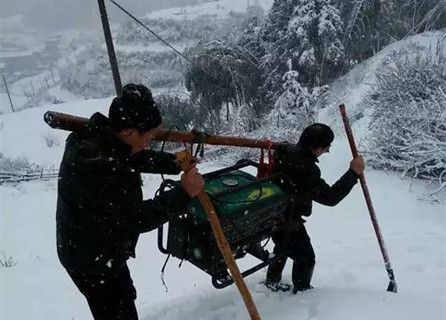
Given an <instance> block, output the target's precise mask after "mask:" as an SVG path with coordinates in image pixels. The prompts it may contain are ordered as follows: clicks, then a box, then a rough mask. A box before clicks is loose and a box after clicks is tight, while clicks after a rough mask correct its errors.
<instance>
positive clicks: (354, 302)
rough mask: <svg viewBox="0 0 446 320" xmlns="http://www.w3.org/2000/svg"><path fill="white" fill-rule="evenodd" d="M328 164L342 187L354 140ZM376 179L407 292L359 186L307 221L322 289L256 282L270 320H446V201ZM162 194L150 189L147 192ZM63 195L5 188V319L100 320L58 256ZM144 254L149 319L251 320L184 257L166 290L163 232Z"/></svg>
mask: <svg viewBox="0 0 446 320" xmlns="http://www.w3.org/2000/svg"><path fill="white" fill-rule="evenodd" d="M321 160H322V161H321V163H320V167H321V168H322V172H323V176H324V177H325V178H326V180H327V181H328V182H329V183H333V182H334V181H335V180H336V179H337V177H338V176H339V174H340V173H341V172H342V171H344V170H345V169H346V168H347V165H348V161H349V153H348V149H347V145H346V141H345V140H344V139H339V141H337V143H335V144H334V146H333V148H332V153H331V154H329V155H325V156H324V157H323V159H321ZM216 166H217V165H216ZM367 178H368V183H369V188H370V191H371V194H372V198H373V201H374V205H375V209H376V211H377V214H378V218H379V222H380V225H381V227H382V232H383V235H384V239H385V241H386V244H387V247H388V250H389V255H390V259H391V261H392V264H393V269H394V271H395V274H396V277H397V282H398V285H399V293H398V294H392V293H387V292H386V291H385V290H386V287H387V284H388V279H387V274H386V272H385V269H384V265H383V261H382V258H381V255H380V252H379V249H378V245H377V242H376V239H375V235H374V233H373V229H372V226H371V223H370V219H369V217H368V213H367V212H366V209H365V205H364V201H363V196H362V193H361V191H360V188H359V185H358V186H356V187H355V189H354V190H353V192H352V194H351V195H350V196H349V197H348V198H347V199H346V200H344V202H342V203H341V204H340V205H338V206H337V207H335V208H328V207H322V206H316V207H315V208H314V213H313V215H312V217H311V218H310V219H309V221H308V222H307V227H308V229H309V233H310V235H311V237H312V240H313V244H314V247H315V250H316V255H317V267H316V271H315V275H314V286H315V287H316V288H315V289H314V290H312V291H311V292H307V293H304V294H300V295H297V296H293V295H291V294H272V293H269V292H267V291H265V290H263V288H262V286H260V285H258V283H259V282H260V281H261V280H263V279H264V277H265V270H262V271H260V272H258V273H256V274H254V275H252V276H250V277H249V278H247V283H248V286H249V287H250V288H251V289H252V293H253V298H254V300H255V302H256V303H257V306H258V308H259V312H260V314H261V316H262V319H264V320H268V319H270V320H273V319H274V320H275V319H284V320H287V319H297V320H301V319H302V320H346V319H347V320H348V319H363V320H367V319H373V320H376V319H389V320H390V319H392V320H395V319H405V320H411V319H413V320H415V319H416V320H420V319H432V320H436V319H446V302H445V301H446V215H445V212H446V210H445V209H446V205H445V204H444V203H443V204H435V203H432V202H430V201H427V200H420V198H426V197H425V196H424V195H423V193H424V192H425V191H424V189H423V187H422V186H420V185H417V184H415V185H414V186H413V188H412V191H410V190H409V185H408V182H407V181H401V180H400V179H399V178H398V177H397V176H395V175H394V174H386V173H383V172H380V171H373V170H368V171H367ZM150 184H153V185H154V186H156V185H158V184H159V177H158V176H151V177H147V178H146V186H147V185H150ZM154 189H155V187H153V188H149V187H146V188H145V193H146V195H147V196H149V195H151V194H152V193H153V192H154ZM55 199H56V181H55V180H54V181H47V182H29V183H22V184H20V185H18V186H16V187H12V186H0V250H2V251H3V252H5V253H6V254H7V255H12V256H13V257H14V259H15V260H16V261H18V264H17V265H16V266H15V267H13V268H0V318H2V319H76V320H78V319H91V317H90V315H89V310H88V306H87V304H86V303H85V302H84V299H83V297H82V296H81V295H80V294H79V293H78V292H77V290H76V289H75V287H74V285H73V284H72V283H71V282H70V280H69V278H68V276H67V275H66V274H65V273H64V270H63V269H62V267H61V266H60V265H59V262H58V260H57V256H56V248H55V221H54V211H55ZM137 255H138V258H137V259H136V260H132V261H131V262H130V268H131V271H132V274H133V278H134V281H135V286H136V287H137V290H138V300H137V307H138V310H139V314H140V318H141V319H142V320H152V319H155V320H176V319H181V320H196V319H200V320H211V319H212V320H214V319H232V320H238V319H247V314H246V311H245V309H244V306H243V302H242V300H241V298H240V296H239V294H238V292H237V290H236V288H235V287H234V286H231V287H229V288H225V289H222V290H217V289H214V288H213V287H212V285H211V283H210V278H209V277H208V276H207V275H206V274H204V273H203V272H201V271H200V270H198V269H196V268H195V267H193V266H192V265H190V264H188V263H187V262H184V263H183V266H182V267H181V269H178V264H179V261H178V260H176V259H173V260H170V262H169V264H168V266H167V269H166V275H165V280H166V283H167V286H168V289H169V290H168V292H165V289H164V287H163V286H162V284H161V280H160V276H159V274H160V269H161V267H162V264H163V262H164V259H165V256H164V255H163V254H161V253H160V252H159V251H158V249H157V247H156V233H155V232H152V233H150V234H145V235H143V236H142V237H141V240H140V242H139V245H138V252H137ZM290 266H291V264H290V263H288V265H287V267H286V269H285V273H284V277H285V279H286V280H290Z"/></svg>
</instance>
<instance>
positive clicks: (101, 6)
mask: <svg viewBox="0 0 446 320" xmlns="http://www.w3.org/2000/svg"><path fill="white" fill-rule="evenodd" d="M98 5H99V13H100V14H101V20H102V28H103V29H104V36H105V43H106V45H107V51H108V59H109V61H110V66H111V69H112V74H113V80H114V82H115V89H116V95H117V96H121V95H122V83H121V76H120V75H119V69H118V61H117V60H116V54H115V48H114V46H113V39H112V34H111V31H110V24H109V23H108V16H107V9H106V7H105V3H104V0H98Z"/></svg>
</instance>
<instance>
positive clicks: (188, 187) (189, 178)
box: [181, 168, 204, 198]
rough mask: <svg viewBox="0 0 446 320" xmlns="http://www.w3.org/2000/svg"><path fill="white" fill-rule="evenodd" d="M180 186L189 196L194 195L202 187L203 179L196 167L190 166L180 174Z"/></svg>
mask: <svg viewBox="0 0 446 320" xmlns="http://www.w3.org/2000/svg"><path fill="white" fill-rule="evenodd" d="M181 186H182V187H183V189H184V191H186V193H187V194H188V195H189V196H190V197H191V198H193V197H195V196H196V195H197V194H198V193H199V192H200V191H201V190H203V188H204V179H203V177H202V176H201V174H199V173H198V170H197V168H192V169H190V170H189V171H187V172H186V173H183V174H182V175H181Z"/></svg>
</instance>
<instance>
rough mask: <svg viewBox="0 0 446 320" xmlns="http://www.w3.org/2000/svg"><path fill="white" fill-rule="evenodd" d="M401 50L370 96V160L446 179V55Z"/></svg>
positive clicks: (408, 172)
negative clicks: (415, 53) (413, 53)
mask: <svg viewBox="0 0 446 320" xmlns="http://www.w3.org/2000/svg"><path fill="white" fill-rule="evenodd" d="M443 46H444V43H443V42H442V43H439V45H438V48H437V50H436V52H433V53H432V52H426V51H425V52H420V53H419V54H418V55H416V56H413V55H405V54H404V53H402V52H397V53H396V54H395V55H394V56H393V58H392V60H391V61H389V64H388V65H387V66H386V68H385V70H383V71H381V72H380V73H379V74H377V83H376V85H375V87H374V88H373V90H372V91H371V92H370V93H369V94H368V96H367V97H366V99H365V101H364V104H365V106H366V108H372V110H373V112H372V119H371V122H370V130H371V133H372V135H371V141H370V146H369V149H370V150H369V151H370V155H369V156H368V158H369V159H370V160H371V163H372V164H373V165H374V166H375V167H378V168H385V169H394V170H398V171H400V172H402V174H403V175H410V176H412V177H419V178H435V179H438V180H439V182H440V184H444V183H445V182H444V181H446V174H445V173H446V56H445V55H444V52H443V50H442V48H443Z"/></svg>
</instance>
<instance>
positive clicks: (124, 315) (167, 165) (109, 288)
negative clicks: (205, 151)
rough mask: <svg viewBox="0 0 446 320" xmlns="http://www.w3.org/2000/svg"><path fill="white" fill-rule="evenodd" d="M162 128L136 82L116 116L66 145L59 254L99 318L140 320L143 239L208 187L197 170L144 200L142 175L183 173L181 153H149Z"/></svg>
mask: <svg viewBox="0 0 446 320" xmlns="http://www.w3.org/2000/svg"><path fill="white" fill-rule="evenodd" d="M160 124H161V116H160V113H159V110H158V108H157V106H156V105H155V103H154V101H153V99H152V94H151V92H150V90H149V89H148V88H146V87H145V86H143V85H135V84H128V85H126V86H125V87H124V88H123V94H122V96H121V97H116V98H115V99H114V100H113V102H112V104H111V105H110V109H109V116H108V118H107V117H105V116H104V115H102V114H100V113H95V114H94V115H93V116H92V117H91V118H90V120H89V123H88V129H85V130H82V131H77V132H73V133H71V134H70V135H69V137H68V139H67V141H66V146H65V152H64V156H63V159H62V163H61V165H60V171H59V182H58V198H57V213H56V221H57V252H58V255H59V259H60V262H61V263H62V265H63V266H64V267H65V269H66V270H67V272H68V274H69V275H70V277H71V279H72V280H73V282H74V283H75V284H76V286H77V287H78V289H79V291H80V292H81V293H82V294H83V295H84V296H85V298H86V299H87V302H88V304H89V307H90V309H91V312H92V314H93V317H94V318H95V319H101V320H113V319H123V320H134V319H138V315H137V312H136V307H135V302H134V300H135V299H136V290H135V288H134V286H133V281H132V278H131V276H130V272H129V269H128V267H127V260H128V259H129V257H135V246H136V242H137V240H138V236H139V234H140V233H143V232H148V231H151V230H153V229H155V228H157V227H159V226H160V225H161V224H163V223H165V222H166V221H167V219H168V213H169V212H178V211H181V208H184V207H185V206H186V205H187V203H188V201H189V199H190V197H194V196H195V195H197V194H198V193H199V192H200V191H201V190H202V189H203V186H204V182H203V178H202V177H201V175H200V174H199V173H198V172H197V169H196V168H193V169H191V170H190V171H188V172H187V173H185V174H183V175H182V176H181V185H182V188H176V189H174V190H172V191H168V192H166V193H164V194H163V195H161V196H157V197H155V198H154V199H149V200H144V201H143V195H142V190H141V182H142V181H141V176H140V173H142V172H144V173H164V174H179V173H180V172H181V168H180V167H179V165H178V164H177V163H176V161H175V156H174V155H172V154H169V153H162V152H155V151H152V150H146V148H147V147H148V146H149V145H150V143H151V139H152V138H153V137H154V135H155V134H156V131H157V130H158V129H157V128H158V126H159V125H160ZM192 165H193V164H192Z"/></svg>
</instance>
